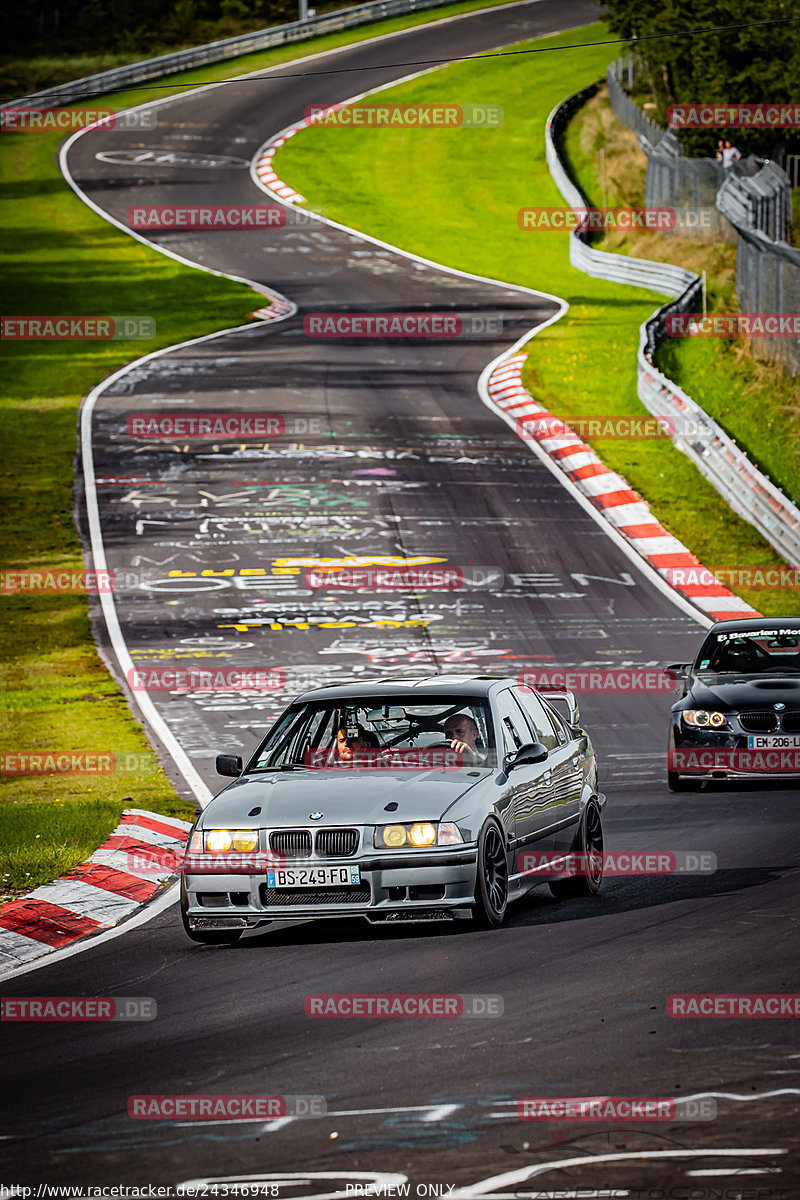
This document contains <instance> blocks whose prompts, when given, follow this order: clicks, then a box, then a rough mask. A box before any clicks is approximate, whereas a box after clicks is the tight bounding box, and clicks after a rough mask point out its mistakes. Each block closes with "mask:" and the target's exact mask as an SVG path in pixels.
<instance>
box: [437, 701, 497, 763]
mask: <svg viewBox="0 0 800 1200" xmlns="http://www.w3.org/2000/svg"><path fill="white" fill-rule="evenodd" d="M444 736H445V738H446V739H447V741H448V742H449V743H450V745H451V746H452V748H453V749H454V750H457V751H458V752H459V754H471V755H473V756H474V757H475V758H477V759H478V760H479V761H480V762H486V758H487V755H486V754H485V752H484V751H482V750H479V749H478V744H477V743H478V726H477V723H476V721H475V719H474V717H471V716H470V715H469V713H453V715H452V716H450V717H448V718H447V720H446V721H445V723H444Z"/></svg>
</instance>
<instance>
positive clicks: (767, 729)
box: [739, 712, 778, 733]
mask: <svg viewBox="0 0 800 1200" xmlns="http://www.w3.org/2000/svg"><path fill="white" fill-rule="evenodd" d="M739 724H740V725H741V727H742V729H746V730H747V732H748V733H771V732H772V731H773V729H777V728H778V718H777V717H776V716H775V713H771V712H743V713H739Z"/></svg>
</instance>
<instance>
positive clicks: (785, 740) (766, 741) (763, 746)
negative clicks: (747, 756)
mask: <svg viewBox="0 0 800 1200" xmlns="http://www.w3.org/2000/svg"><path fill="white" fill-rule="evenodd" d="M747 749H748V750H797V749H800V736H798V737H793V736H792V735H790V734H785V733H760V734H757V735H755V736H752V735H751V736H750V737H748V739H747Z"/></svg>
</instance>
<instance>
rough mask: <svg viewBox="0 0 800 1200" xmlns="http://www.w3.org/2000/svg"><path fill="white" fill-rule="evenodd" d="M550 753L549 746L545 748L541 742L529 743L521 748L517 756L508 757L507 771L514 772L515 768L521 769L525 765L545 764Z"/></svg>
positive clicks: (510, 755)
mask: <svg viewBox="0 0 800 1200" xmlns="http://www.w3.org/2000/svg"><path fill="white" fill-rule="evenodd" d="M549 753H550V751H549V750H548V749H547V746H543V745H542V743H541V742H527V743H526V744H525V745H524V746H520V748H519V750H517V751H516V753H515V754H509V755H507V756H506V763H505V769H506V771H513V770H514V767H521V766H522V764H523V763H540V762H544V760H545V759H546V758H547V756H548V754H549Z"/></svg>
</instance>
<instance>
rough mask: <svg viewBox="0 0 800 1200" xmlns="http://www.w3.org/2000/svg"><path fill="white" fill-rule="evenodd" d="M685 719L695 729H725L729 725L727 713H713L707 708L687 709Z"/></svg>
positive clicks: (684, 714)
mask: <svg viewBox="0 0 800 1200" xmlns="http://www.w3.org/2000/svg"><path fill="white" fill-rule="evenodd" d="M683 719H684V721H685V722H686V724H687V725H691V726H692V727H693V728H694V729H724V728H725V727H726V726H727V724H728V718H727V716H726V714H725V713H723V712H713V711H709V710H708V709H705V708H689V709H686V711H685V712H684V713H683Z"/></svg>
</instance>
